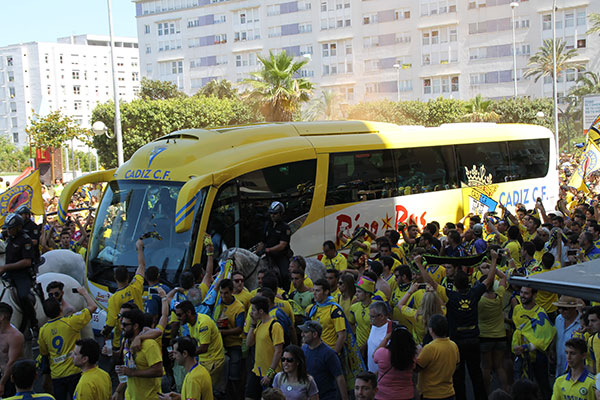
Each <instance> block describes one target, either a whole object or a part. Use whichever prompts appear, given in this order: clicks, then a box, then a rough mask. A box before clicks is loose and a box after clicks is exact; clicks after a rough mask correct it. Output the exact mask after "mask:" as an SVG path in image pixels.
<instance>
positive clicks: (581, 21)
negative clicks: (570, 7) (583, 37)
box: [577, 10, 586, 26]
mask: <svg viewBox="0 0 600 400" xmlns="http://www.w3.org/2000/svg"><path fill="white" fill-rule="evenodd" d="M585 20H586V15H585V10H583V11H577V26H585V22H586V21H585Z"/></svg>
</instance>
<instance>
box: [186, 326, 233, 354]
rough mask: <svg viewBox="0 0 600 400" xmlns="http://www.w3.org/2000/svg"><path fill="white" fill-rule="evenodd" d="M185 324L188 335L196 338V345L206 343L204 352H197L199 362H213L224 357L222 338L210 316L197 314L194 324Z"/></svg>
mask: <svg viewBox="0 0 600 400" xmlns="http://www.w3.org/2000/svg"><path fill="white" fill-rule="evenodd" d="M186 325H187V327H188V329H189V330H190V336H191V337H193V338H194V339H196V341H197V342H198V346H200V345H201V344H208V350H207V351H206V353H202V354H198V360H199V361H200V362H201V363H204V362H214V361H218V360H223V359H224V358H225V350H224V349H223V338H222V337H221V333H219V329H218V328H217V324H215V321H213V320H212V318H210V317H209V316H208V315H205V314H198V316H197V319H196V323H195V324H194V325H190V324H186Z"/></svg>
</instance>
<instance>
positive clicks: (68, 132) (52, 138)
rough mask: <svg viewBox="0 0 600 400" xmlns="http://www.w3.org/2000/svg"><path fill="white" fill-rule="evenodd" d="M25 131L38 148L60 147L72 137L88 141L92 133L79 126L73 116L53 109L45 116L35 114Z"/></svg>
mask: <svg viewBox="0 0 600 400" xmlns="http://www.w3.org/2000/svg"><path fill="white" fill-rule="evenodd" d="M25 132H27V134H28V135H29V143H30V144H31V146H33V147H34V148H38V149H48V148H52V149H55V148H59V147H61V146H62V144H63V143H65V142H66V141H69V140H71V139H79V140H81V141H82V142H84V143H87V142H89V140H88V137H89V135H90V133H89V131H88V130H87V129H84V128H82V127H81V126H79V124H77V123H76V122H75V120H73V119H72V118H71V117H69V116H67V115H62V113H61V112H60V110H56V111H52V112H51V113H50V114H48V115H46V116H45V117H40V116H39V115H38V114H34V115H33V117H32V118H31V119H30V121H29V126H28V127H27V128H26V129H25Z"/></svg>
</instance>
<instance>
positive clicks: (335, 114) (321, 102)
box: [302, 90, 342, 121]
mask: <svg viewBox="0 0 600 400" xmlns="http://www.w3.org/2000/svg"><path fill="white" fill-rule="evenodd" d="M340 118H342V110H341V108H340V104H339V94H337V93H335V92H332V91H331V90H323V91H322V92H321V96H320V97H317V98H314V99H312V100H311V101H310V102H309V103H308V106H307V107H306V110H305V111H304V113H303V118H302V119H303V120H305V121H316V120H335V119H340Z"/></svg>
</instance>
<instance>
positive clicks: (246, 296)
mask: <svg viewBox="0 0 600 400" xmlns="http://www.w3.org/2000/svg"><path fill="white" fill-rule="evenodd" d="M233 297H235V299H236V300H239V301H240V303H242V305H243V306H244V309H245V310H246V311H248V309H249V308H250V299H251V298H252V295H251V294H250V291H249V290H248V289H246V288H244V290H242V291H241V292H239V293H238V294H234V295H233Z"/></svg>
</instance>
